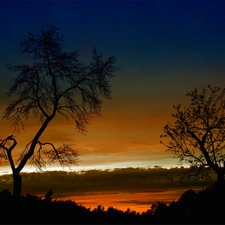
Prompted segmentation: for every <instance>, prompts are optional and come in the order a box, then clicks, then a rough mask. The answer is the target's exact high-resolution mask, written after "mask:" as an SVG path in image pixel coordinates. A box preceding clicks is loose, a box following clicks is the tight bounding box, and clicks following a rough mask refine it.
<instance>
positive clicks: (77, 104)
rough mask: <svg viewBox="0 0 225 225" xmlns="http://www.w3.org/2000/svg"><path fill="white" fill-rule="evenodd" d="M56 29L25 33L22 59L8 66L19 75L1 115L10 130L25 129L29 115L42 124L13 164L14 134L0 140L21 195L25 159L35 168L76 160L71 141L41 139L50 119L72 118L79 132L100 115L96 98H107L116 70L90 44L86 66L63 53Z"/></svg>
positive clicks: (75, 56) (0, 149)
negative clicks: (68, 142) (59, 143)
mask: <svg viewBox="0 0 225 225" xmlns="http://www.w3.org/2000/svg"><path fill="white" fill-rule="evenodd" d="M58 30H59V28H57V27H55V26H47V27H46V28H45V29H42V30H40V31H39V32H38V33H37V34H36V35H34V34H33V33H30V32H29V33H28V37H27V38H25V39H23V40H22V41H21V42H20V48H21V53H22V55H24V56H25V57H26V59H27V60H26V62H25V63H21V64H19V65H16V66H8V69H9V70H11V71H13V72H15V73H18V76H17V77H16V79H15V81H14V84H13V85H12V87H11V88H10V89H9V91H8V93H7V94H6V97H7V98H9V99H10V100H11V102H10V103H9V105H8V107H7V108H6V110H5V114H4V117H3V118H5V119H7V120H8V121H9V122H10V123H11V125H12V126H13V127H14V132H20V131H21V129H23V130H24V129H25V122H26V121H27V120H28V119H30V118H31V117H33V118H35V119H36V120H38V121H39V122H40V124H41V125H40V127H39V130H38V131H37V133H36V134H35V135H34V137H33V139H32V140H31V141H30V142H29V143H28V144H27V145H26V146H25V148H24V150H23V152H22V153H21V155H20V157H19V161H18V162H15V158H13V155H12V152H13V150H14V148H15V147H16V145H17V141H16V138H15V136H14V135H10V136H8V137H7V138H5V139H4V140H1V142H0V157H3V158H5V159H7V160H8V161H9V164H10V167H11V169H12V174H13V181H14V183H13V195H14V196H20V195H21V186H22V178H21V175H20V172H21V171H22V169H23V168H24V166H25V165H26V164H27V162H28V161H30V162H31V163H33V164H35V165H36V166H37V167H38V168H39V169H41V168H42V167H43V166H45V165H46V163H54V162H55V161H56V160H58V161H59V163H60V164H61V165H66V166H69V165H71V164H76V163H77V157H78V154H77V152H76V151H75V149H74V148H73V146H72V145H69V144H63V145H62V146H59V147H56V146H55V145H54V144H53V143H51V142H49V141H41V136H42V134H43V133H44V131H45V130H46V128H47V127H48V125H49V124H50V122H51V121H52V120H53V119H54V118H55V117H56V116H57V115H62V116H64V117H65V118H66V119H69V118H71V119H72V120H73V121H74V122H75V126H76V128H77V130H78V131H79V132H81V133H84V132H86V125H87V124H88V122H89V121H90V119H91V118H92V116H94V115H96V116H99V115H100V111H101V107H102V101H101V97H103V98H106V99H110V98H111V90H110V85H109V78H111V77H113V76H114V73H115V71H116V68H115V66H114V64H115V62H116V59H115V57H109V58H108V59H106V60H104V59H103V56H102V55H101V54H98V53H97V50H96V49H95V48H94V49H93V54H92V61H91V62H90V63H89V64H85V63H83V62H81V61H80V60H79V55H78V52H77V51H72V52H69V53H68V52H65V51H63V47H64V42H63V36H61V35H60V34H59V32H58ZM16 164H17V165H16Z"/></svg>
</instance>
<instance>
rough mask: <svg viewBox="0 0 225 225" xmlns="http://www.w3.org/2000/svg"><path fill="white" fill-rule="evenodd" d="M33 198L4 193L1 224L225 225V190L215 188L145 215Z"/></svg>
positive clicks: (1, 194) (0, 198)
mask: <svg viewBox="0 0 225 225" xmlns="http://www.w3.org/2000/svg"><path fill="white" fill-rule="evenodd" d="M51 194H52V192H51V191H49V192H48V193H46V197H45V198H40V197H37V196H33V195H30V194H27V195H22V196H21V197H20V198H18V199H15V198H14V197H13V196H12V195H11V193H10V192H9V191H8V190H6V189H5V190H3V191H1V192H0V217H1V218H0V221H1V223H2V224H3V223H4V224H6V223H8V224H10V223H14V224H35V223H36V224H66V223H67V224H85V223H86V224H87V223H89V224H101V223H102V224H216V223H217V224H224V223H225V188H224V187H221V186H220V187H218V186H213V187H210V188H206V189H204V190H201V191H198V192H195V191H193V190H191V189H190V190H187V191H186V192H185V193H183V194H182V196H181V197H180V199H179V200H178V201H174V202H171V203H170V204H169V205H166V204H164V203H160V202H159V203H157V204H154V205H153V206H152V208H151V209H150V210H147V211H146V212H143V213H141V214H140V213H137V212H135V211H131V210H129V209H128V210H127V211H121V210H118V209H116V208H113V207H109V208H108V209H104V207H102V206H98V207H97V208H95V209H93V210H90V209H89V208H85V207H84V206H81V205H77V204H76V203H75V202H73V201H70V200H69V201H68V200H67V201H62V200H53V199H52V198H51Z"/></svg>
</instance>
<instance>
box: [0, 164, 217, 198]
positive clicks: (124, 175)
mask: <svg viewBox="0 0 225 225" xmlns="http://www.w3.org/2000/svg"><path fill="white" fill-rule="evenodd" d="M187 170H188V168H171V169H165V168H161V167H155V168H118V169H113V170H88V171H81V172H65V171H49V172H38V173H21V175H22V178H23V187H22V188H23V190H22V192H23V193H32V194H36V195H39V196H41V195H42V196H43V195H44V194H45V193H46V191H48V190H50V189H51V190H53V191H54V193H55V194H54V196H56V197H60V195H62V196H64V197H65V195H68V196H71V195H72V194H82V193H84V192H102V191H127V192H132V191H133V192H139V191H158V190H162V191H163V190H165V189H170V188H171V189H174V188H187V189H189V188H193V189H200V188H204V187H207V186H210V185H212V184H213V183H214V182H215V175H213V177H212V178H211V179H208V180H199V181H193V180H190V181H188V182H186V183H181V182H179V179H180V177H181V176H182V174H183V173H184V172H185V171H187ZM12 182H13V180H12V176H11V175H2V176H0V190H3V189H8V190H10V191H11V190H12Z"/></svg>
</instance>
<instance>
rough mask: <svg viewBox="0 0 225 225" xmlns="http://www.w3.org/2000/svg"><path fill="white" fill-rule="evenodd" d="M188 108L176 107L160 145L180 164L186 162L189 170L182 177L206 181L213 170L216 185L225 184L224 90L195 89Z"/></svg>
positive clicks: (215, 88) (210, 88) (189, 95)
mask: <svg viewBox="0 0 225 225" xmlns="http://www.w3.org/2000/svg"><path fill="white" fill-rule="evenodd" d="M186 96H187V97H189V98H190V104H189V105H188V106H187V107H181V105H180V104H179V105H176V106H173V107H174V109H175V113H174V114H172V117H173V119H174V120H173V122H168V123H167V124H166V126H165V127H164V134H163V135H161V136H160V137H161V138H162V139H164V140H168V139H169V141H168V142H166V143H165V142H163V141H161V143H162V144H164V145H165V146H166V147H167V149H166V150H167V151H169V152H172V153H173V154H174V156H175V157H176V158H178V159H179V162H180V163H181V164H182V163H183V162H186V163H188V164H189V165H190V169H189V171H188V173H187V174H185V176H184V177H183V178H184V179H188V178H190V177H192V178H194V179H200V178H206V177H209V176H210V173H211V172H212V170H213V171H214V172H215V173H216V174H217V182H218V183H219V184H222V183H223V184H224V174H225V167H224V162H225V89H221V88H218V87H214V88H213V87H210V86H208V87H207V88H204V87H203V88H202V90H201V91H199V90H197V89H195V90H193V91H191V92H188V93H187V94H186Z"/></svg>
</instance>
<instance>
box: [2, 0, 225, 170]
mask: <svg viewBox="0 0 225 225" xmlns="http://www.w3.org/2000/svg"><path fill="white" fill-rule="evenodd" d="M224 6H225V5H224V3H223V1H217V0H213V1H207V0H202V1H200V0H199V1H197V0H196V1H192V0H187V1H186V0H182V1H174V0H152V1H151V0H149V1H107V0H105V1H0V21H1V22H0V23H1V36H0V40H1V41H0V49H1V51H0V76H1V82H0V101H1V102H0V106H1V107H0V116H2V115H3V112H4V109H5V107H6V99H5V93H6V91H7V90H8V88H9V87H10V86H11V85H12V84H13V79H14V78H15V74H12V73H11V72H9V71H7V70H6V68H5V64H6V63H9V64H11V65H15V64H18V63H20V62H21V60H22V58H21V56H20V55H19V42H20V41H21V40H22V39H23V38H26V37H27V33H28V32H33V33H36V32H37V31H38V30H40V29H42V28H44V27H45V25H55V26H57V27H60V28H61V30H60V33H61V34H63V35H65V38H64V41H65V47H66V50H67V51H72V50H79V52H80V55H81V59H82V60H84V61H85V60H86V59H89V57H90V55H91V50H92V49H93V48H94V47H97V50H98V52H100V53H102V54H103V55H104V56H105V57H109V56H116V58H117V66H118V67H119V68H120V71H118V72H117V73H116V75H115V77H114V78H112V80H111V86H112V100H104V103H103V108H102V117H101V118H94V119H92V120H91V123H90V124H89V125H88V126H87V130H88V132H87V133H86V134H85V135H83V134H80V133H78V132H77V131H76V129H75V126H74V124H73V123H72V122H70V121H69V122H67V121H66V120H65V119H64V118H63V119H62V118H60V117H57V118H56V119H55V120H54V122H52V123H51V124H50V126H49V127H48V129H47V130H46V132H45V134H44V136H43V141H51V142H53V143H56V144H60V143H62V142H67V143H75V144H76V148H77V151H78V153H79V154H80V157H79V159H80V162H79V164H78V165H77V166H76V168H77V169H79V168H80V169H88V168H97V169H99V168H106V167H107V168H114V167H136V166H143V167H146V166H149V167H153V166H155V165H159V166H161V167H174V166H177V162H178V161H177V160H175V159H173V158H172V156H173V155H171V153H166V152H165V147H164V146H162V145H161V144H160V139H159V136H160V134H162V133H163V127H164V125H165V124H166V123H167V121H170V120H171V118H172V117H171V114H172V113H173V107H172V106H173V105H177V104H179V103H181V104H182V105H185V104H187V103H188V98H187V97H186V96H185V94H186V93H187V92H188V91H191V90H193V89H194V88H202V87H203V86H207V85H209V84H210V85H211V86H219V87H225V13H224ZM0 126H1V130H0V138H1V139H4V138H6V137H7V136H8V135H10V134H12V133H13V128H12V127H10V126H9V123H8V122H7V121H5V120H3V119H1V120H0ZM38 127H39V124H38V123H36V122H35V121H32V122H29V121H28V123H27V125H26V129H25V131H24V132H22V133H20V134H15V136H16V139H17V141H18V146H17V148H16V149H15V152H14V153H15V154H14V156H15V157H16V155H17V153H18V152H20V150H22V149H23V148H24V146H25V145H26V144H27V143H28V142H29V141H30V140H31V139H32V137H33V135H34V134H35V132H36V131H37V129H38Z"/></svg>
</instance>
